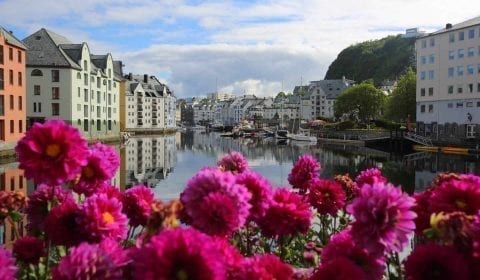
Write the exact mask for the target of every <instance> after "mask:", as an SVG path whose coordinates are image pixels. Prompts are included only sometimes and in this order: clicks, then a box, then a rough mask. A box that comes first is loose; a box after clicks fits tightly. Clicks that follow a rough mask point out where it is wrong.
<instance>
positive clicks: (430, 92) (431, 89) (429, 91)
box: [428, 87, 433, 96]
mask: <svg viewBox="0 0 480 280" xmlns="http://www.w3.org/2000/svg"><path fill="white" fill-rule="evenodd" d="M428 95H429V96H433V87H431V88H428Z"/></svg>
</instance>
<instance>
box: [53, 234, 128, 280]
mask: <svg viewBox="0 0 480 280" xmlns="http://www.w3.org/2000/svg"><path fill="white" fill-rule="evenodd" d="M128 263H129V259H128V255H127V251H125V250H123V249H122V248H121V247H120V246H119V245H118V243H117V242H115V241H113V240H111V239H105V240H103V241H102V242H100V243H99V244H88V243H82V244H80V245H79V246H78V247H74V248H72V249H71V250H70V252H69V254H68V255H67V256H65V257H63V258H62V259H61V260H60V262H59V263H58V265H57V266H56V267H55V268H54V269H53V271H52V279H53V280H75V279H109V280H114V279H118V280H121V279H125V277H124V269H125V268H126V266H127V264H128Z"/></svg>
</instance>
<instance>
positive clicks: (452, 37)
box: [448, 33, 455, 43]
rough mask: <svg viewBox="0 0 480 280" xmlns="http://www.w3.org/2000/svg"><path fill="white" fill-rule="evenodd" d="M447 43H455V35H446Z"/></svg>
mask: <svg viewBox="0 0 480 280" xmlns="http://www.w3.org/2000/svg"><path fill="white" fill-rule="evenodd" d="M448 41H449V42H450V43H453V42H455V34H453V33H451V34H450V35H448Z"/></svg>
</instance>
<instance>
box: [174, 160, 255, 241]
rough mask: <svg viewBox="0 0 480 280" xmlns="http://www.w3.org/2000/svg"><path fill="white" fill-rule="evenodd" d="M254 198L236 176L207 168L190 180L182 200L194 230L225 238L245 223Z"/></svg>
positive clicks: (181, 196)
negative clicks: (237, 180)
mask: <svg viewBox="0 0 480 280" xmlns="http://www.w3.org/2000/svg"><path fill="white" fill-rule="evenodd" d="M251 196H252V195H251V194H250V193H249V192H248V190H247V188H246V187H245V186H243V185H240V184H237V183H236V182H235V176H234V175H232V173H230V172H222V171H220V170H216V169H203V170H200V171H199V172H198V173H197V174H196V175H195V176H193V178H191V179H190V180H189V181H188V183H187V187H186V189H185V190H184V191H183V192H182V194H181V195H180V200H181V202H182V204H183V205H184V207H185V208H184V213H183V214H184V215H186V221H188V222H189V223H191V225H192V226H193V227H195V228H197V229H199V230H201V231H203V232H205V233H208V234H210V235H219V236H225V235H229V234H231V233H233V232H234V231H235V230H237V229H239V228H240V227H242V226H243V225H244V224H245V222H246V219H247V217H248V215H249V209H250V207H251V205H250V203H249V202H248V201H249V200H250V198H251ZM184 220H185V219H184Z"/></svg>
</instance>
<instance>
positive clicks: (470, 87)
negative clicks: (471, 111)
mask: <svg viewBox="0 0 480 280" xmlns="http://www.w3.org/2000/svg"><path fill="white" fill-rule="evenodd" d="M468 92H469V93H472V92H473V84H468Z"/></svg>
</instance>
